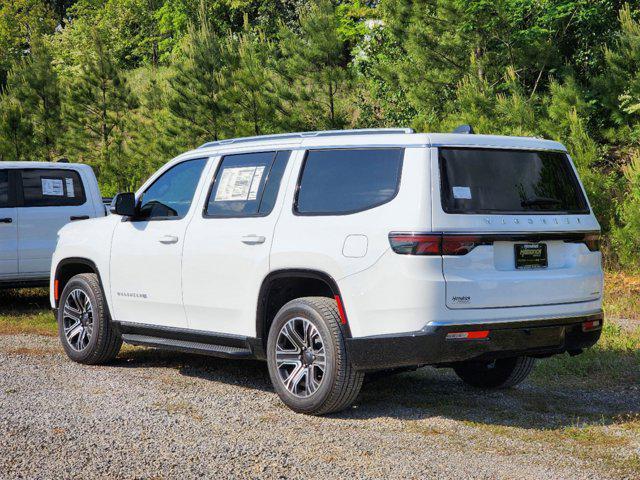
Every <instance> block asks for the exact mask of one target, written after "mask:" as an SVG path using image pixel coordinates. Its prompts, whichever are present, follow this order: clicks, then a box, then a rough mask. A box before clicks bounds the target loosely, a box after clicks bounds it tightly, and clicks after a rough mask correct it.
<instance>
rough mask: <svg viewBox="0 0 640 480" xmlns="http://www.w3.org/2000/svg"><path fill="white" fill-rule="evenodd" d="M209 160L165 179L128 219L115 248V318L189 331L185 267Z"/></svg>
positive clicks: (185, 165)
mask: <svg viewBox="0 0 640 480" xmlns="http://www.w3.org/2000/svg"><path fill="white" fill-rule="evenodd" d="M206 162H207V160H206V159H195V160H186V161H183V162H181V163H178V164H176V165H175V166H173V167H171V168H170V169H168V170H166V171H165V172H164V173H162V174H161V175H160V176H159V177H158V178H157V179H156V180H155V181H154V182H153V183H152V184H151V185H150V186H149V188H147V190H145V192H144V193H143V194H142V195H141V196H140V198H139V200H138V212H139V213H138V215H137V218H135V219H133V220H127V219H123V221H122V222H121V223H119V224H118V225H117V227H116V229H115V231H114V235H113V241H112V247H111V280H110V281H111V300H112V306H113V312H112V315H113V318H114V319H115V320H118V321H122V322H136V323H147V324H152V325H160V326H171V327H179V328H186V327H187V320H186V316H185V313H184V306H183V304H182V282H181V264H182V248H183V246H184V234H185V231H186V228H187V225H188V223H189V220H190V219H191V218H192V216H193V205H192V204H193V199H194V196H196V195H198V193H197V192H198V191H199V189H200V188H202V186H201V185H200V178H201V175H202V171H203V169H204V167H205V165H206Z"/></svg>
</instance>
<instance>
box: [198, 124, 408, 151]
mask: <svg viewBox="0 0 640 480" xmlns="http://www.w3.org/2000/svg"><path fill="white" fill-rule="evenodd" d="M391 133H414V131H413V129H411V128H362V129H357V130H319V131H317V132H295V133H278V134H275V135H258V136H255V137H241V138H228V139H225V140H217V141H215V142H207V143H205V144H203V145H200V146H199V147H198V148H207V147H219V146H222V145H237V144H239V143H248V142H258V141H268V140H288V139H293V138H307V137H339V136H342V135H371V134H391Z"/></svg>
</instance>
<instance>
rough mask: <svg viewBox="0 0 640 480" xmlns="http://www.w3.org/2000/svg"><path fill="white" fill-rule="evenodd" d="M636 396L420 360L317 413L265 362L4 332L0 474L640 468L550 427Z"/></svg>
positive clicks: (623, 407) (489, 473)
mask: <svg viewBox="0 0 640 480" xmlns="http://www.w3.org/2000/svg"><path fill="white" fill-rule="evenodd" d="M639 396H640V392H639V391H638V390H637V389H636V390H635V391H630V390H628V389H627V390H625V389H620V390H617V391H616V390H611V389H606V390H604V389H603V390H580V389H571V390H570V391H569V390H567V389H563V388H561V387H560V386H557V387H546V388H541V387H538V386H535V385H534V384H531V383H525V384H523V385H522V386H521V387H520V388H517V389H514V390H510V391H507V392H499V393H490V394H486V393H480V392H478V391H476V390H472V389H469V388H466V387H464V386H463V385H462V384H461V383H460V382H458V381H457V380H456V378H455V377H454V376H453V375H452V374H451V373H449V372H448V371H447V370H435V369H422V370H420V371H418V372H412V373H405V374H401V375H396V376H393V377H388V378H386V379H383V380H379V381H376V382H372V383H368V384H366V385H365V387H364V388H363V392H362V395H361V396H360V398H359V399H358V403H357V405H356V406H355V407H354V408H352V409H351V410H349V411H347V412H344V413H341V414H338V415H333V416H330V417H324V418H315V417H308V416H303V415H299V414H295V413H293V412H291V411H290V410H288V409H287V408H286V407H284V406H283V405H282V404H281V403H280V402H279V400H278V397H277V396H276V394H275V393H274V392H273V390H272V388H271V386H270V383H269V378H268V373H267V369H266V365H264V364H262V363H258V362H247V361H235V362H233V361H227V360H222V359H216V358H207V357H198V356H192V355H180V354H170V353H165V352H159V351H154V350H147V349H132V348H128V349H127V350H125V351H124V352H123V353H122V354H121V358H120V359H118V360H117V361H116V362H115V363H114V364H112V365H110V366H101V367H87V366H81V365H77V364H74V363H72V362H71V361H69V360H67V358H66V357H65V356H64V355H63V353H62V351H61V349H60V347H59V345H58V342H57V339H55V338H50V337H42V336H34V335H5V336H0V477H1V478H72V477H73V478H79V477H82V478H96V477H100V478H104V477H109V478H114V477H119V478H193V477H209V478H322V479H326V478H486V479H502V478H504V479H516V478H517V479H529V478H531V479H545V480H546V479H556V478H572V479H573V478H583V479H606V478H640V471H639V472H638V476H637V477H636V476H635V475H634V473H633V472H632V473H629V470H626V471H625V470H617V469H616V468H612V467H611V465H609V464H608V463H607V462H606V461H604V460H603V459H602V457H598V458H594V457H593V456H591V455H581V454H580V449H577V450H578V451H577V452H574V451H573V450H572V448H573V444H571V445H568V444H567V440H565V439H563V440H562V441H560V442H553V441H550V440H549V439H551V440H553V439H554V438H555V437H556V432H560V431H563V430H562V429H567V428H571V427H572V426H573V425H575V422H576V416H578V417H582V418H588V419H592V418H598V419H599V420H597V421H595V420H594V422H595V423H596V424H597V425H599V426H602V425H603V424H604V425H605V426H606V425H607V424H611V425H612V427H611V428H614V427H615V422H616V420H615V418H618V417H619V416H621V415H638V414H639V413H640V402H639V400H638V397H639ZM606 428H608V427H606ZM505 432H506V433H505ZM509 432H513V435H511V434H509ZM547 432H550V435H545V433H547ZM538 434H539V435H540V437H539V439H537V437H536V435H538ZM615 435H624V433H619V432H618V431H617V430H616V432H615ZM631 435H634V434H633V433H632V434H631ZM563 438H564V437H563ZM607 438H608V437H607ZM614 438H615V436H614ZM536 439H537V440H536ZM633 442H634V439H632V443H631V445H632V448H633V449H635V450H636V451H637V452H638V451H640V450H639V449H640V439H637V438H636V439H635V443H633ZM624 445H626V447H625V448H626V449H628V448H629V443H628V441H626V443H625V444H624ZM578 446H579V444H578ZM621 455H624V452H622V453H621ZM625 472H626V473H625Z"/></svg>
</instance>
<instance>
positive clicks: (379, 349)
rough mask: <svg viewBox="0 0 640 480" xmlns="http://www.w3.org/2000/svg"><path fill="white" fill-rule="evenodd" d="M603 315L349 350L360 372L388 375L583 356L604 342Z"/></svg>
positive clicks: (428, 332)
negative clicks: (592, 325)
mask: <svg viewBox="0 0 640 480" xmlns="http://www.w3.org/2000/svg"><path fill="white" fill-rule="evenodd" d="M594 320H600V328H598V329H597V330H591V331H588V332H583V331H582V324H583V323H584V322H587V321H594ZM602 321H603V314H602V312H600V313H597V314H593V315H588V316H582V317H568V318H554V319H545V320H528V321H514V322H500V323H482V324H472V325H469V324H466V325H429V326H427V327H426V328H425V329H424V330H421V331H419V332H414V333H410V334H404V335H379V336H374V337H360V338H350V339H347V340H346V347H347V351H348V353H349V356H350V359H351V362H352V364H353V365H354V367H355V368H356V369H357V370H370V371H371V370H385V369H392V368H399V367H411V366H419V365H446V364H450V363H455V362H461V361H465V360H494V359H497V358H505V357H513V356H520V355H527V356H533V357H546V356H550V355H555V354H558V353H564V352H572V353H573V352H576V353H579V352H580V351H581V350H582V349H584V348H588V347H591V346H592V345H594V344H595V343H596V342H597V341H598V339H599V338H600V333H601V331H602ZM477 330H489V335H488V337H487V338H486V339H474V340H466V339H465V340H459V339H447V334H449V333H454V332H461V331H465V332H469V331H477Z"/></svg>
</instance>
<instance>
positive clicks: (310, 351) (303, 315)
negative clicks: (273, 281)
mask: <svg viewBox="0 0 640 480" xmlns="http://www.w3.org/2000/svg"><path fill="white" fill-rule="evenodd" d="M267 363H268V365H269V375H270V377H271V381H272V383H273V386H274V388H275V390H276V392H277V393H278V396H279V397H280V399H281V400H282V401H283V402H284V403H285V405H287V406H288V407H289V408H291V409H292V410H294V411H296V412H301V413H307V414H311V415H322V414H326V413H331V412H337V411H339V410H342V409H344V408H347V407H348V406H349V405H351V404H352V403H353V402H354V401H355V399H356V397H357V396H358V393H359V392H360V387H361V386H362V380H363V378H364V374H363V373H361V372H356V371H355V370H354V369H353V367H352V366H351V363H350V362H349V358H348V356H347V352H346V349H345V344H344V338H343V335H342V331H341V329H340V315H339V313H338V308H337V305H336V302H335V301H334V300H333V299H330V298H324V297H305V298H299V299H296V300H292V301H291V302H289V303H287V304H286V305H285V306H284V307H282V308H281V309H280V311H279V312H278V314H277V315H276V318H275V319H274V321H273V324H272V325H271V329H270V330H269V338H268V342H267Z"/></svg>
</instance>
